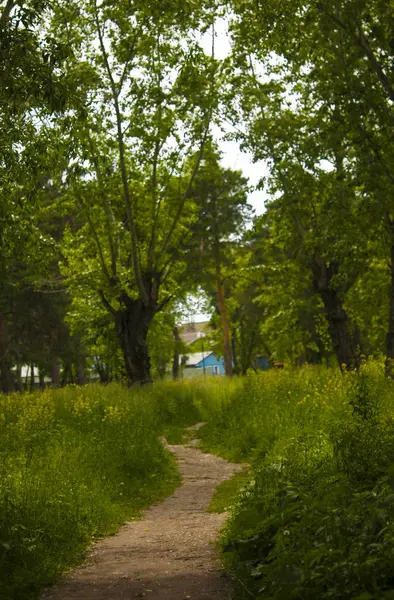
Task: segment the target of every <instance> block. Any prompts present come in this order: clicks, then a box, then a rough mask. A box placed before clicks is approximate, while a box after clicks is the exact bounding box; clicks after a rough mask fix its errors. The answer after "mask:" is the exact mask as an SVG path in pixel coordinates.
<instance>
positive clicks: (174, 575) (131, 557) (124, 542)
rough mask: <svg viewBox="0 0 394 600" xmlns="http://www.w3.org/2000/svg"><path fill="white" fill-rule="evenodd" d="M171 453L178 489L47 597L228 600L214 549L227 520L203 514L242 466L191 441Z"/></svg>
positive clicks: (100, 544)
mask: <svg viewBox="0 0 394 600" xmlns="http://www.w3.org/2000/svg"><path fill="white" fill-rule="evenodd" d="M196 428H197V427H196ZM168 448H169V450H171V452H173V453H174V454H175V456H176V458H177V461H178V465H179V470H180V472H181V474H182V477H183V484H182V485H181V487H179V488H178V489H177V490H176V491H175V493H174V494H173V495H172V496H170V497H169V498H167V499H166V500H164V502H161V503H160V504H156V505H153V506H152V507H151V508H150V509H149V510H148V511H147V512H146V513H145V515H144V517H143V518H142V519H141V520H140V521H133V522H130V523H127V524H125V525H124V526H123V527H122V528H121V529H120V531H119V532H118V533H117V534H116V535H114V536H111V537H108V538H105V539H103V540H101V541H99V542H98V543H97V544H95V545H94V546H93V548H92V550H91V551H90V553H89V555H88V558H87V562H86V563H85V564H84V565H83V566H81V567H79V568H78V569H77V570H75V571H74V572H73V573H72V574H70V575H68V576H66V577H64V578H63V579H62V580H61V582H60V583H59V584H58V585H57V586H55V587H54V588H51V589H50V590H48V592H47V593H46V594H44V597H43V599H45V600H77V599H78V600H118V599H123V598H124V599H127V600H134V598H146V599H149V600H189V599H190V600H230V598H231V585H230V581H229V579H228V577H227V576H226V575H225V573H224V572H223V571H221V570H220V567H219V565H218V562H217V554H216V551H215V547H214V542H215V541H216V539H217V533H218V530H219V529H220V527H221V526H222V525H223V523H224V520H225V518H226V516H225V514H216V513H207V512H205V509H206V507H207V506H208V504H209V502H210V500H211V497H212V495H213V492H214V490H215V488H216V486H217V485H218V484H219V483H221V482H222V481H224V480H225V479H229V478H230V477H231V476H232V475H233V474H234V473H236V472H239V471H240V470H242V468H243V467H242V465H237V464H232V463H229V462H227V461H226V460H223V459H222V458H218V457H217V456H212V455H211V454H204V453H202V452H201V451H200V450H198V449H197V448H196V447H193V442H191V443H190V444H189V445H182V446H168Z"/></svg>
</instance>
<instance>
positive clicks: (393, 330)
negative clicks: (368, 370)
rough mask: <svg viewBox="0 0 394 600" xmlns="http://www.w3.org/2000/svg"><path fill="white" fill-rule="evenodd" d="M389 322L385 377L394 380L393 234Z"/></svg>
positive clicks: (393, 241) (393, 242) (393, 243)
mask: <svg viewBox="0 0 394 600" xmlns="http://www.w3.org/2000/svg"><path fill="white" fill-rule="evenodd" d="M390 271H391V278H390V279H391V281H390V308H389V322H388V327H387V334H386V363H385V368H386V375H387V376H388V377H391V378H392V379H394V232H393V240H392V244H391V264H390Z"/></svg>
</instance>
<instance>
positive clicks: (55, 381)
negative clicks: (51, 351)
mask: <svg viewBox="0 0 394 600" xmlns="http://www.w3.org/2000/svg"><path fill="white" fill-rule="evenodd" d="M51 379H52V385H54V386H56V387H60V367H59V363H58V361H57V360H56V359H54V360H53V362H52V364H51Z"/></svg>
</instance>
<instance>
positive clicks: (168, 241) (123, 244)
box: [63, 0, 217, 383]
mask: <svg viewBox="0 0 394 600" xmlns="http://www.w3.org/2000/svg"><path fill="white" fill-rule="evenodd" d="M81 14H82V16H81ZM198 23H199V15H198V14H197V13H196V14H193V15H190V14H189V13H188V12H187V11H184V10H183V9H182V7H180V6H179V5H178V4H177V3H174V5H172V4H171V6H166V7H164V8H163V7H162V5H161V3H151V4H149V5H147V4H146V3H134V4H133V5H130V4H129V3H127V2H125V3H120V4H119V3H117V4H116V5H115V4H113V5H110V4H108V3H101V4H99V3H97V2H95V1H94V0H89V1H87V2H85V3H84V4H83V5H82V8H81V11H80V13H79V16H78V18H77V19H76V22H75V25H76V27H78V28H79V30H80V31H82V30H83V32H84V33H86V39H85V40H84V43H83V44H82V50H81V52H82V51H83V52H84V53H85V55H86V56H87V58H88V60H89V63H90V65H91V67H92V70H93V72H94V76H92V79H91V81H90V82H89V83H91V85H90V86H88V87H87V92H86V102H85V104H84V105H83V106H81V109H80V111H79V112H77V113H76V114H74V116H73V117H71V118H70V119H69V120H68V121H66V122H65V128H66V130H67V131H68V136H69V144H70V147H71V148H73V152H74V157H72V156H71V157H70V163H69V168H68V180H67V183H66V184H65V186H64V193H65V194H66V195H67V197H68V199H69V202H71V203H73V205H74V206H76V207H77V210H78V211H79V212H78V216H79V226H78V227H77V228H76V229H75V228H74V230H73V229H70V230H69V232H68V234H67V235H66V238H65V245H64V253H65V256H66V259H67V262H68V267H67V268H65V271H64V272H65V273H66V274H67V275H68V278H69V282H70V286H71V288H72V289H73V291H74V293H75V294H78V293H80V288H79V287H78V286H84V287H85V288H90V289H93V290H94V291H95V292H96V293H97V294H99V296H100V297H101V301H102V303H103V305H104V306H105V308H106V309H107V311H108V312H109V313H110V314H111V315H112V318H113V320H114V322H115V327H116V333H117V336H118V339H119V343H120V345H121V348H122V352H123V356H124V360H125V367H126V372H127V376H128V378H129V380H130V381H132V382H137V383H145V382H148V381H150V380H151V375H150V359H149V352H148V345H147V335H148V331H149V328H150V325H151V323H152V320H153V318H154V316H155V315H156V314H157V313H158V312H160V311H161V310H162V309H163V308H164V306H165V305H166V304H167V303H168V302H169V301H170V300H171V298H172V295H173V294H172V290H173V288H171V285H169V282H170V281H171V278H172V277H173V274H174V267H175V265H177V266H178V267H179V261H178V262H177V257H178V256H179V254H180V253H181V249H182V247H183V245H184V244H185V243H186V241H187V239H188V237H189V236H188V229H189V225H190V223H192V222H193V219H194V218H195V211H194V209H193V203H192V200H191V190H192V186H193V181H194V179H195V177H196V174H197V172H198V169H199V166H200V161H201V159H202V157H203V153H204V145H205V143H206V141H207V138H208V136H209V127H210V123H211V117H212V110H213V107H214V105H215V102H216V80H215V74H216V72H217V62H216V61H215V58H214V52H213V51H212V55H211V56H209V55H206V54H205V53H204V52H203V50H202V49H201V48H200V46H199V44H198V43H197V42H196V41H195V35H194V33H195V28H196V27H197V26H198ZM63 27H64V28H65V29H67V27H68V24H65V23H64V24H63ZM92 82H93V83H92ZM82 165H83V166H82ZM80 240H81V241H82V245H81V243H80ZM88 257H89V258H90V261H88V260H87V259H88ZM179 268H180V269H181V268H182V267H179ZM75 271H78V272H79V276H78V278H76V277H75ZM74 284H75V285H74ZM73 286H74V287H73Z"/></svg>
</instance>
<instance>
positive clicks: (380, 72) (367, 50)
mask: <svg viewBox="0 0 394 600" xmlns="http://www.w3.org/2000/svg"><path fill="white" fill-rule="evenodd" d="M318 10H319V11H320V12H322V13H323V14H325V15H326V16H327V17H328V18H329V19H330V20H331V21H332V22H333V23H335V24H336V25H338V27H341V29H343V30H344V31H345V32H346V33H347V34H348V35H349V34H350V35H351V36H352V38H353V41H354V42H355V44H356V45H357V46H358V47H359V48H361V49H362V50H363V52H364V54H365V55H366V57H367V58H368V61H369V63H370V65H371V66H372V69H373V70H374V71H375V73H376V75H377V76H378V78H379V81H380V83H381V85H382V86H383V88H384V89H385V91H386V93H387V95H388V97H389V98H390V100H391V101H392V102H394V87H393V85H392V83H391V81H390V79H389V78H388V76H387V75H386V73H385V72H384V69H383V67H382V65H381V64H380V62H379V60H378V59H377V58H376V56H375V53H374V51H373V50H372V48H371V45H370V43H369V40H368V38H367V36H366V35H365V33H364V30H363V29H362V26H361V23H360V20H359V18H358V14H357V12H356V17H355V25H356V28H357V33H358V34H354V33H352V32H349V28H348V27H347V25H346V23H344V21H343V20H342V19H341V18H340V17H337V16H336V15H333V14H332V13H330V12H329V11H328V10H327V8H326V6H324V5H323V4H319V5H318Z"/></svg>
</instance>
